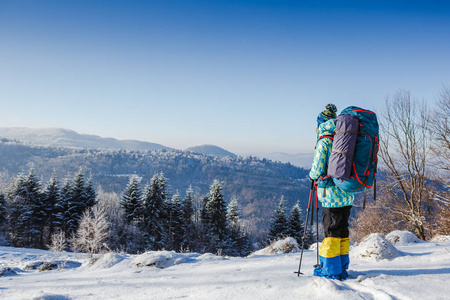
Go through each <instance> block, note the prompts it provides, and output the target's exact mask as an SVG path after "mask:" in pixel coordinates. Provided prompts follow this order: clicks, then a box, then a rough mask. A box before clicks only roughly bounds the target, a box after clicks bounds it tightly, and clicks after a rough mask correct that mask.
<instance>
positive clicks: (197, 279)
mask: <svg viewBox="0 0 450 300" xmlns="http://www.w3.org/2000/svg"><path fill="white" fill-rule="evenodd" d="M401 235H402V234H401ZM387 243H389V244H391V243H390V242H389V241H387V240H386V239H384V238H383V237H381V236H377V235H373V236H369V237H368V238H367V239H366V241H365V242H362V243H360V244H359V245H357V246H354V247H352V249H351V251H350V254H351V257H352V258H351V264H350V271H349V274H350V279H348V280H346V281H343V282H340V281H335V280H328V279H324V278H317V277H313V276H312V272H313V268H312V266H313V265H314V264H315V263H316V252H315V251H312V250H305V251H304V256H303V262H302V272H303V273H304V275H300V277H297V275H296V274H294V271H297V269H298V263H299V257H300V253H289V254H274V255H256V254H255V255H253V256H251V257H246V258H224V257H218V256H215V255H212V254H204V255H200V254H196V253H183V254H180V253H174V252H169V251H160V252H147V253H144V254H142V255H126V254H118V253H107V254H105V255H103V256H99V257H98V259H97V260H96V261H95V262H94V261H92V260H89V259H88V258H87V257H86V256H84V255H82V254H74V253H53V252H50V251H43V250H33V249H19V248H12V247H0V269H2V268H6V267H9V268H11V269H15V270H17V274H16V275H13V274H12V275H11V274H9V275H4V276H3V277H0V299H12V300H16V299H18V300H20V299H42V300H68V299H158V300H159V299H224V300H228V299H271V300H273V299H333V300H334V299H336V300H340V299H345V300H350V299H377V300H378V299H381V300H384V299H394V300H407V299H408V300H411V299H433V300H434V299H448V295H450V285H449V284H448V282H449V280H450V241H448V240H447V241H442V242H441V241H436V242H420V243H415V242H408V243H403V242H402V243H401V244H402V245H401V246H399V244H397V246H393V245H392V244H391V246H392V247H394V248H396V251H397V252H396V253H397V254H396V255H395V256H393V257H390V258H386V257H384V256H383V255H384V254H385V253H384V252H383V250H382V249H384V248H382V247H381V246H380V245H385V244H387ZM374 245H375V246H374ZM376 245H378V248H377V247H376ZM388 248H390V246H388ZM374 249H381V250H380V251H378V252H374ZM372 252H373V253H376V257H370V256H367V255H366V256H361V255H359V254H361V253H366V254H367V253H372ZM50 261H59V262H62V261H67V263H66V268H65V269H62V268H60V269H59V270H49V271H44V272H38V271H37V270H24V268H25V266H27V265H30V264H33V263H36V262H50ZM138 265H139V266H138ZM144 265H145V266H144ZM147 265H151V266H147Z"/></svg>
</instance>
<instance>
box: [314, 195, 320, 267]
mask: <svg viewBox="0 0 450 300" xmlns="http://www.w3.org/2000/svg"><path fill="white" fill-rule="evenodd" d="M316 252H317V264H316V265H315V266H314V268H316V267H319V266H320V262H319V196H318V195H317V190H316Z"/></svg>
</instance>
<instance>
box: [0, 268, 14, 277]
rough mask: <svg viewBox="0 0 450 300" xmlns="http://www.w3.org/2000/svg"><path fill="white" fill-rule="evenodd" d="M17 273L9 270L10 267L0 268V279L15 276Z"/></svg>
mask: <svg viewBox="0 0 450 300" xmlns="http://www.w3.org/2000/svg"><path fill="white" fill-rule="evenodd" d="M16 274H17V272H16V270H14V269H12V268H10V267H2V268H0V277H3V276H12V275H16Z"/></svg>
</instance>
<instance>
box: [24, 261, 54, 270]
mask: <svg viewBox="0 0 450 300" xmlns="http://www.w3.org/2000/svg"><path fill="white" fill-rule="evenodd" d="M23 269H24V270H37V271H38V272H44V271H49V270H55V269H58V265H57V264H56V263H51V262H47V261H35V262H31V263H29V264H27V265H26V266H25V267H24V268H23Z"/></svg>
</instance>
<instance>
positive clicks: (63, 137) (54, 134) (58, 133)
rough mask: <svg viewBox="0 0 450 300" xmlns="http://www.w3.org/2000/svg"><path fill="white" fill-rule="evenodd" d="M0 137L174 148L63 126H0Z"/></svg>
mask: <svg viewBox="0 0 450 300" xmlns="http://www.w3.org/2000/svg"><path fill="white" fill-rule="evenodd" d="M0 137H4V138H7V139H14V140H18V141H21V142H25V143H29V144H32V145H37V146H53V147H55V146H56V147H58V146H62V147H81V148H90V149H122V150H137V151H147V150H148V151H151V150H163V149H165V150H175V149H173V148H170V147H166V146H163V145H160V144H155V143H149V142H142V141H137V140H117V139H114V138H104V137H100V136H97V135H90V134H79V133H77V132H75V131H73V130H69V129H63V128H39V129H33V128H25V127H0Z"/></svg>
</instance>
